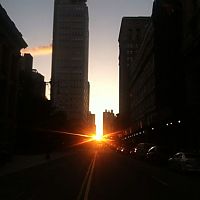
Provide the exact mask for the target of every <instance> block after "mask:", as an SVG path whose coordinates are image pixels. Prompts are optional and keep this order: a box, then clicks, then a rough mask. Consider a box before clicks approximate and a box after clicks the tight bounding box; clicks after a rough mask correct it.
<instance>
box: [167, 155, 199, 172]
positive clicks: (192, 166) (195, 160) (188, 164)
mask: <svg viewBox="0 0 200 200" xmlns="http://www.w3.org/2000/svg"><path fill="white" fill-rule="evenodd" d="M168 164H169V167H170V168H171V169H175V170H179V171H182V172H186V171H196V172H197V171H198V172H200V154H197V153H186V152H178V153H176V154H175V155H173V156H172V157H171V158H169V160H168Z"/></svg>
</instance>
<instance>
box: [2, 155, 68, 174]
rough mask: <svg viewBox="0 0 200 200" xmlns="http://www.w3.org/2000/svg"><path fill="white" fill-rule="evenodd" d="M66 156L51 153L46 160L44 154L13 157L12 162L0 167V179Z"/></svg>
mask: <svg viewBox="0 0 200 200" xmlns="http://www.w3.org/2000/svg"><path fill="white" fill-rule="evenodd" d="M65 155H66V153H64V152H54V153H51V157H50V159H46V155H45V154H41V155H15V156H14V157H13V159H12V161H10V162H8V163H6V164H5V165H3V166H1V167H0V177H1V176H4V175H7V174H10V173H14V172H17V171H21V170H23V169H27V168H30V167H33V166H37V165H41V164H44V163H47V162H50V161H52V160H56V159H59V158H62V157H64V156H65Z"/></svg>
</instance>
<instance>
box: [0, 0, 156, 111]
mask: <svg viewBox="0 0 200 200" xmlns="http://www.w3.org/2000/svg"><path fill="white" fill-rule="evenodd" d="M0 3H1V5H2V6H3V7H4V9H5V10H6V11H7V13H8V15H9V17H10V18H11V19H12V21H13V22H14V23H15V25H16V27H17V28H18V30H19V31H20V32H21V33H22V35H23V38H24V40H25V41H26V43H27V44H28V47H29V48H30V50H31V54H32V55H33V68H35V69H37V70H38V72H39V73H41V74H43V75H44V76H45V81H46V82H49V81H50V78H51V44H52V34H53V9H54V8H53V6H54V0H0ZM152 4H153V0H88V2H87V5H88V8H89V82H90V111H92V113H95V114H98V113H102V112H103V111H104V110H105V109H107V110H111V109H112V110H114V113H118V112H119V65H118V56H119V46H118V36H119V30H120V24H121V20H122V17H123V16H150V15H151V12H152ZM49 94H50V91H49V90H48V89H47V95H49Z"/></svg>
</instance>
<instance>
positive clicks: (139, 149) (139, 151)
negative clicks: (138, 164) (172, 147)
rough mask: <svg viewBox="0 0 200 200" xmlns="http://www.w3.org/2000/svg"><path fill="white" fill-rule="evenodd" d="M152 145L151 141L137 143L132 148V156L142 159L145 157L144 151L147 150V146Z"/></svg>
mask: <svg viewBox="0 0 200 200" xmlns="http://www.w3.org/2000/svg"><path fill="white" fill-rule="evenodd" d="M152 146H154V144H151V143H139V144H138V145H137V146H136V147H135V149H134V156H135V157H136V158H141V159H144V158H145V157H146V153H147V152H148V150H149V148H150V147H152Z"/></svg>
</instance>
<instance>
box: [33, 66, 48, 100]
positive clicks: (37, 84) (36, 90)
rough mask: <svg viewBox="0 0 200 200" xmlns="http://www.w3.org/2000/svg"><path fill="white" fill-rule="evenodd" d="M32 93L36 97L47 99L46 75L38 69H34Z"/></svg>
mask: <svg viewBox="0 0 200 200" xmlns="http://www.w3.org/2000/svg"><path fill="white" fill-rule="evenodd" d="M32 83H33V87H32V93H33V96H34V97H35V98H36V99H40V100H44V99H45V88H46V83H45V82H44V76H43V75H42V74H40V73H38V71H37V70H36V69H33V70H32Z"/></svg>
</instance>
